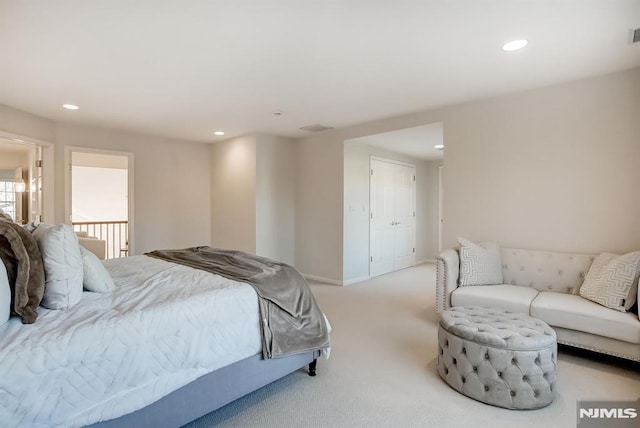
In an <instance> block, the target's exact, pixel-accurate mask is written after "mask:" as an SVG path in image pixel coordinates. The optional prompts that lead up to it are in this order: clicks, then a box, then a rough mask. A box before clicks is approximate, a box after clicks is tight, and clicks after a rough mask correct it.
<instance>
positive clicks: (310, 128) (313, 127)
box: [300, 123, 333, 132]
mask: <svg viewBox="0 0 640 428" xmlns="http://www.w3.org/2000/svg"><path fill="white" fill-rule="evenodd" d="M300 129H301V130H302V131H307V132H322V131H326V130H327V129H333V127H332V126H324V125H320V124H319V123H316V124H315V125H307V126H303V127H302V128H300Z"/></svg>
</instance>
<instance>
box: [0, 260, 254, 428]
mask: <svg viewBox="0 0 640 428" xmlns="http://www.w3.org/2000/svg"><path fill="white" fill-rule="evenodd" d="M105 265H106V266H107V269H108V270H109V272H110V273H111V275H112V276H113V279H114V281H115V283H116V286H117V289H116V291H114V292H113V293H110V294H98V293H88V292H85V293H84V294H83V297H82V300H81V301H80V303H79V304H78V305H76V306H74V307H73V308H71V309H69V310H67V311H51V310H47V309H44V308H42V307H40V308H38V312H39V316H38V320H37V321H36V322H35V323H34V324H32V325H22V324H21V323H20V320H19V319H18V318H17V317H14V318H12V319H11V320H10V321H9V322H7V323H6V324H4V325H3V326H1V327H0V426H2V427H3V428H4V427H45V426H47V427H48V426H69V427H76V426H83V425H87V424H91V423H95V422H98V421H100V420H106V419H112V418H116V417H118V416H121V415H124V414H127V413H130V412H132V411H135V410H137V409H140V408H142V407H144V406H146V405H148V404H150V403H152V402H154V401H156V400H158V399H159V398H161V397H163V396H164V395H166V394H168V393H170V392H171V391H173V390H176V389H178V388H180V387H181V386H183V385H186V384H187V383H189V382H191V381H192V380H194V379H196V378H198V377H200V376H202V375H204V374H205V373H208V372H210V371H213V370H215V369H218V368H220V367H224V366H226V365H228V364H230V363H232V362H235V361H238V360H241V359H243V358H246V357H249V356H252V355H255V354H257V353H259V352H260V347H261V340H260V330H259V320H258V318H259V317H258V300H257V296H256V294H255V291H254V290H253V288H252V287H251V286H249V285H247V284H243V283H239V282H235V281H230V280H228V279H225V278H222V277H219V276H214V275H211V274H210V273H207V272H203V271H199V270H195V269H191V268H188V267H185V266H180V265H175V264H171V263H167V262H165V261H162V260H158V259H153V258H150V257H146V256H135V257H128V258H124V259H118V260H113V261H107V262H105Z"/></svg>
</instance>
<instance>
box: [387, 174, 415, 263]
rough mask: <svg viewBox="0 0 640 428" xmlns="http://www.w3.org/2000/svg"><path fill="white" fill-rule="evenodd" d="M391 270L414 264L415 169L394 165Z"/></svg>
mask: <svg viewBox="0 0 640 428" xmlns="http://www.w3.org/2000/svg"><path fill="white" fill-rule="evenodd" d="M394 169H395V173H394V176H395V180H394V196H395V197H394V200H395V203H394V221H395V226H394V232H393V235H394V238H393V255H394V261H393V270H398V269H404V268H406V267H409V266H413V265H414V264H415V252H414V248H415V238H416V232H415V230H416V228H415V206H416V204H415V181H414V180H415V171H416V169H415V167H411V166H406V165H394Z"/></svg>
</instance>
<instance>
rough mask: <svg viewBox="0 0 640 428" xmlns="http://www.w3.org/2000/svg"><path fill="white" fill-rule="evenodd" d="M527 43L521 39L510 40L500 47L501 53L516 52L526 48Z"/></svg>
mask: <svg viewBox="0 0 640 428" xmlns="http://www.w3.org/2000/svg"><path fill="white" fill-rule="evenodd" d="M527 43H529V42H528V41H526V40H524V39H521V40H512V41H510V42H508V43H505V44H504V45H503V46H502V50H503V51H507V52H511V51H517V50H518V49H522V48H523V47H525V46H527Z"/></svg>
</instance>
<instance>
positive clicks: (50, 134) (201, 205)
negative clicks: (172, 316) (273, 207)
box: [0, 106, 211, 254]
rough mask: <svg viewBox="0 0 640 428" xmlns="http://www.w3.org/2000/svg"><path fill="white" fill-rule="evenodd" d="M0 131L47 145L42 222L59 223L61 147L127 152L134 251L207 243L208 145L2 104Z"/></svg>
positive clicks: (61, 210) (61, 214) (62, 213)
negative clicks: (90, 124)
mask: <svg viewBox="0 0 640 428" xmlns="http://www.w3.org/2000/svg"><path fill="white" fill-rule="evenodd" d="M0 130H1V131H5V132H9V133H11V134H16V135H19V136H23V137H27V138H33V139H39V140H44V141H48V142H50V143H53V146H52V148H51V152H52V156H51V159H50V161H48V160H47V158H46V157H45V171H47V169H48V168H50V166H51V164H53V166H54V167H53V169H52V170H51V171H50V176H47V175H45V194H46V195H53V196H54V197H53V198H51V208H50V211H51V215H46V216H45V220H46V221H49V222H55V223H62V222H64V221H65V218H64V217H65V206H64V205H65V201H64V194H65V189H64V186H65V184H64V181H65V180H64V147H65V146H77V147H87V148H93V149H103V150H116V151H124V152H132V153H134V157H135V160H134V171H135V177H134V185H135V189H134V216H135V217H134V222H135V227H134V242H135V252H136V253H138V254H139V253H142V252H145V251H149V250H153V249H158V248H178V247H186V246H193V245H208V244H209V242H210V236H211V232H210V230H211V229H210V225H211V221H210V219H211V209H210V200H211V199H210V194H211V192H210V178H209V171H210V164H209V158H210V157H209V150H210V148H209V146H208V145H205V144H198V143H191V142H185V141H177V140H169V139H163V138H159V137H150V136H144V135H137V134H130V133H125V132H118V131H113V130H105V129H100V128H93V127H81V126H77V125H71V124H65V123H56V122H53V121H50V120H47V119H44V118H41V117H38V116H34V115H31V114H29V113H25V112H21V111H19V110H15V109H12V108H10V107H7V106H0ZM45 174H48V173H47V172H45ZM52 182H53V184H54V185H53V186H52V185H51V184H52ZM49 186H51V187H50V188H49ZM45 208H46V207H45Z"/></svg>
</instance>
